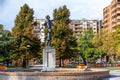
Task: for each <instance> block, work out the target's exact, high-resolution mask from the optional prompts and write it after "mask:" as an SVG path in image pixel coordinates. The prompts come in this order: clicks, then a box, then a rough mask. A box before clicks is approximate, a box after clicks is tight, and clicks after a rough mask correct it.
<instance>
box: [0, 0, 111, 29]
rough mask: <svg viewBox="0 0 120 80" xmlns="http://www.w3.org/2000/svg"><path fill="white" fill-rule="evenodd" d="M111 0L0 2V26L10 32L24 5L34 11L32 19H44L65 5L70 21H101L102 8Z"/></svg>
mask: <svg viewBox="0 0 120 80" xmlns="http://www.w3.org/2000/svg"><path fill="white" fill-rule="evenodd" d="M111 1H112V0H0V24H3V25H4V28H5V29H7V30H10V31H11V29H12V28H13V27H14V20H15V17H16V15H17V14H18V13H19V11H20V7H22V6H23V5H24V4H25V3H26V4H28V5H29V7H30V8H33V10H34V17H36V18H38V19H44V18H45V16H46V15H50V17H51V19H52V13H53V10H54V9H55V8H59V7H61V6H63V5H66V6H67V8H68V9H69V10H70V19H77V20H78V19H83V18H86V19H102V18H103V8H104V7H106V6H107V5H109V4H110V3H111Z"/></svg>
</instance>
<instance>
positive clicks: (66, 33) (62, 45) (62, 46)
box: [52, 5, 75, 66]
mask: <svg viewBox="0 0 120 80" xmlns="http://www.w3.org/2000/svg"><path fill="white" fill-rule="evenodd" d="M69 16H70V11H69V9H67V7H66V6H65V5H64V6H63V7H59V9H54V12H53V17H54V19H55V20H54V26H53V27H52V30H53V32H52V45H53V46H54V47H55V49H56V55H57V58H59V59H60V61H61V60H63V59H69V58H71V57H73V56H74V54H73V50H72V49H71V46H72V45H73V44H74V43H75V42H74V39H75V38H74V36H73V32H72V30H70V28H69V26H68V24H69V22H70V20H69ZM59 66H61V62H60V65H59Z"/></svg>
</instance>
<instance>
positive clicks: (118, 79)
mask: <svg viewBox="0 0 120 80" xmlns="http://www.w3.org/2000/svg"><path fill="white" fill-rule="evenodd" d="M103 80H120V70H114V71H110V78H106V79H103Z"/></svg>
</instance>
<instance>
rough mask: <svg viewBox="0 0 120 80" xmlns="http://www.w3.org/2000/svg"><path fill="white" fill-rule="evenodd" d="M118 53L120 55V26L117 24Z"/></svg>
mask: <svg viewBox="0 0 120 80" xmlns="http://www.w3.org/2000/svg"><path fill="white" fill-rule="evenodd" d="M116 44H117V55H118V56H120V26H116Z"/></svg>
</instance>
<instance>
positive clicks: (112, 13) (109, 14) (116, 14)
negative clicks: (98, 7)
mask: <svg viewBox="0 0 120 80" xmlns="http://www.w3.org/2000/svg"><path fill="white" fill-rule="evenodd" d="M117 25H120V0H112V2H111V4H110V5H108V6H107V7H105V8H104V10H103V27H104V29H105V30H106V31H107V32H108V33H109V32H114V31H115V28H116V26H117Z"/></svg>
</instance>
